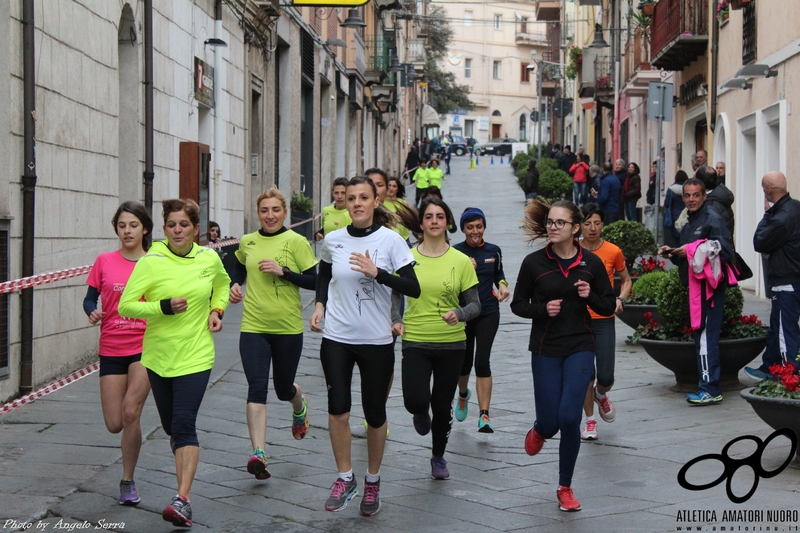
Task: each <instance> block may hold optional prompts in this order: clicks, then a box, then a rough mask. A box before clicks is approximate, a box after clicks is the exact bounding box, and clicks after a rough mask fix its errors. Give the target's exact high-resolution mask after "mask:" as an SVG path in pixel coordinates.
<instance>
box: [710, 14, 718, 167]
mask: <svg viewBox="0 0 800 533" xmlns="http://www.w3.org/2000/svg"><path fill="white" fill-rule="evenodd" d="M717 3H718V0H714V5H713V11H712V14H714V13H716V12H717ZM712 18H713V19H714V35H712V36H711V87H709V89H710V93H709V94H710V98H711V116H710V117H708V119H709V120H708V127H709V128H711V133H714V129H715V128H716V127H717V65H718V64H719V20H718V19H717V17H716V16H713V15H712ZM716 156H717V155H716V154H714V157H716Z"/></svg>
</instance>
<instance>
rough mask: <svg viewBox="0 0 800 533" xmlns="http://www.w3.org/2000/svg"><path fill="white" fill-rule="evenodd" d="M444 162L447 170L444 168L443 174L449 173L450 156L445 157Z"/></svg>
mask: <svg viewBox="0 0 800 533" xmlns="http://www.w3.org/2000/svg"><path fill="white" fill-rule="evenodd" d="M444 164H445V167H446V169H447V170H445V174H450V158H449V157H448V158H446V159H445V160H444Z"/></svg>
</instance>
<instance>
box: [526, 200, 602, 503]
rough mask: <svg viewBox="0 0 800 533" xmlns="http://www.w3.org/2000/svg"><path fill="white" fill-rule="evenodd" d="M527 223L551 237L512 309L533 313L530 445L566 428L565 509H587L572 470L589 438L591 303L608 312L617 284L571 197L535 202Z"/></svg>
mask: <svg viewBox="0 0 800 533" xmlns="http://www.w3.org/2000/svg"><path fill="white" fill-rule="evenodd" d="M525 214H526V220H525V228H526V232H527V233H528V235H529V236H530V237H531V239H532V240H533V239H538V238H545V237H546V238H547V239H548V240H549V241H550V242H549V243H548V244H547V246H546V247H544V248H543V249H541V250H538V251H536V252H533V253H531V254H530V255H528V256H527V257H526V258H525V260H524V261H523V262H522V266H521V267H520V271H519V276H518V277H517V286H516V289H515V290H514V299H513V300H512V302H511V311H512V312H513V313H514V314H515V315H518V316H521V317H523V318H531V319H533V320H532V323H531V336H530V343H529V346H528V349H529V350H530V351H531V370H532V372H533V392H534V398H535V401H536V422H535V423H534V425H533V427H532V428H531V429H530V431H528V434H527V436H526V437H525V451H526V452H527V453H528V455H536V454H537V453H539V451H540V450H541V449H542V445H543V444H544V442H545V439H549V438H551V437H552V436H553V435H555V434H556V433H557V432H558V431H561V442H560V444H559V486H558V491H557V492H556V495H557V497H558V502H559V508H560V509H561V510H562V511H579V510H580V509H581V505H580V503H579V502H578V500H576V499H575V496H574V495H573V493H572V489H571V488H570V486H571V483H572V472H573V470H574V469H575V462H576V461H577V459H578V451H579V449H580V444H581V435H580V422H581V412H582V408H583V399H584V397H585V396H586V389H587V387H588V386H589V380H590V379H591V378H592V373H593V370H594V347H595V345H594V333H593V331H592V319H591V317H590V315H589V311H587V309H586V306H587V305H588V306H589V307H591V308H592V309H593V310H594V311H595V312H596V313H598V314H600V315H605V316H608V315H611V314H613V313H614V309H615V307H616V306H615V303H616V302H615V300H614V292H613V290H612V288H611V284H610V283H609V281H608V274H607V273H606V270H605V267H604V266H603V262H602V261H601V260H600V258H598V257H597V256H596V255H594V254H593V253H591V252H588V251H585V250H582V249H581V246H580V244H579V243H578V241H577V240H576V239H577V238H578V237H579V235H580V231H581V222H582V220H583V215H582V214H581V211H580V209H578V207H577V206H576V205H575V204H573V203H572V202H568V201H564V200H562V201H558V202H555V203H554V204H553V205H552V206H550V205H548V204H546V203H543V202H539V201H533V202H529V203H528V206H527V207H526V208H525Z"/></svg>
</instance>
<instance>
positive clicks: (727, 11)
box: [717, 0, 731, 24]
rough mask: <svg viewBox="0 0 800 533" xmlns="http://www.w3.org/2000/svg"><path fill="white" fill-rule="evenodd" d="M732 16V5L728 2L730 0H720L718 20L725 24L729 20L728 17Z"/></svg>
mask: <svg viewBox="0 0 800 533" xmlns="http://www.w3.org/2000/svg"><path fill="white" fill-rule="evenodd" d="M730 16H731V5H730V3H728V0H720V1H719V3H718V4H717V20H718V21H719V23H720V24H725V23H726V22H728V18H729V17H730Z"/></svg>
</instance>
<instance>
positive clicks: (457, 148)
mask: <svg viewBox="0 0 800 533" xmlns="http://www.w3.org/2000/svg"><path fill="white" fill-rule="evenodd" d="M468 151H469V150H468V149H467V140H466V139H465V138H464V137H461V136H460V135H453V140H452V141H450V154H451V155H464V154H466V153H467V152H468ZM440 154H441V156H444V148H442V149H440Z"/></svg>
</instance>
